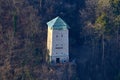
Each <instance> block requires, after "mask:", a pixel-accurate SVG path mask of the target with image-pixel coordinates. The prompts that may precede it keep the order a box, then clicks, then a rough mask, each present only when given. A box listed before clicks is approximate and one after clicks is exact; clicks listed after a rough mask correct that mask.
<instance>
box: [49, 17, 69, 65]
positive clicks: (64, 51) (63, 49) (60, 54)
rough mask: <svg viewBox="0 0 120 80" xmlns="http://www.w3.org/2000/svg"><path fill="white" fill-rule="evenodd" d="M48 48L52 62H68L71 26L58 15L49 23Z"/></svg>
mask: <svg viewBox="0 0 120 80" xmlns="http://www.w3.org/2000/svg"><path fill="white" fill-rule="evenodd" d="M47 25H48V34H47V49H48V52H49V57H50V58H49V59H50V60H49V61H50V63H66V62H68V61H69V31H68V29H69V27H68V25H67V24H66V23H65V22H64V21H63V20H62V19H61V18H60V17H56V18H54V19H53V20H51V21H49V22H48V23H47Z"/></svg>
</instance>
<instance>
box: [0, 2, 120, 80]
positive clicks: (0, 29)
mask: <svg viewBox="0 0 120 80" xmlns="http://www.w3.org/2000/svg"><path fill="white" fill-rule="evenodd" d="M56 16H60V17H61V18H62V19H63V20H64V21H65V22H66V23H68V24H69V26H70V60H71V61H72V60H75V61H76V65H75V66H74V69H72V68H69V71H67V72H68V73H64V76H63V75H60V76H59V74H57V73H58V72H56V71H55V70H54V69H53V68H51V67H50V66H49V65H48V64H46V62H45V57H46V53H47V50H46V42H47V40H46V39H47V25H46V22H47V21H49V20H51V19H53V18H55V17H56ZM51 69H52V71H53V72H54V73H48V71H51ZM70 70H71V71H70ZM63 71H64V69H63ZM56 74H57V76H59V77H63V78H62V80H66V79H68V80H120V0H0V80H51V78H50V77H53V79H54V80H58V79H59V78H58V77H56ZM61 74H62V73H61ZM65 74H68V75H66V76H65ZM70 74H71V75H70ZM66 77H69V78H66Z"/></svg>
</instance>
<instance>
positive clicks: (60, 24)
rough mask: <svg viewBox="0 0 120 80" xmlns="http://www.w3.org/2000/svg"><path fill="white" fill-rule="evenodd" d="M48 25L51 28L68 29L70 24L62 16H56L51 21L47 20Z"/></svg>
mask: <svg viewBox="0 0 120 80" xmlns="http://www.w3.org/2000/svg"><path fill="white" fill-rule="evenodd" d="M47 25H48V27H50V28H51V29H68V28H69V27H68V25H67V24H66V23H65V22H64V21H63V20H62V19H61V18H60V17H56V18H54V19H52V20H51V21H49V22H47Z"/></svg>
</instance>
